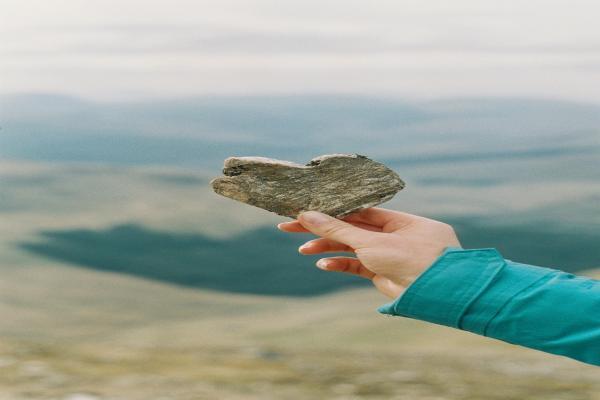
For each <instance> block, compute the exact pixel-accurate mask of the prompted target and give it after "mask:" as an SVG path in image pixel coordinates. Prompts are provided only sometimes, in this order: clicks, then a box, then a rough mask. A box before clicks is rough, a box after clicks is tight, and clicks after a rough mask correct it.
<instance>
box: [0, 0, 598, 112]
mask: <svg viewBox="0 0 600 400" xmlns="http://www.w3.org/2000/svg"><path fill="white" fill-rule="evenodd" d="M0 10H1V12H0V37H1V38H2V40H0V94H12V93H32V92H45V93H62V94H68V95H75V96H81V97H85V98H89V99H96V100H141V99H157V98H173V97H180V96H204V95H265V94H266V95H270V94H286V95H297V94H324V93H326V94H358V95H369V96H393V97H401V98H407V99H432V98H444V97H473V96H476V97H480V96H486V97H487V96H502V97H536V98H551V99H561V100H575V101H582V102H593V103H600V24H599V23H598V18H599V17H600V2H599V1H596V0H593V1H585V0H560V1H558V0H544V1H538V0H527V1H522V0H518V1H515V0H503V1H497V0H493V1H489V0H453V1H448V0H415V1H406V0H393V1H385V0H377V1H366V0H363V1H354V0H302V1H288V0H253V1H250V0H246V1H244V0H236V1H234V0H218V1H200V0H193V1H188V0H169V1H152V0H142V1H140V0H51V1H49V0H0Z"/></svg>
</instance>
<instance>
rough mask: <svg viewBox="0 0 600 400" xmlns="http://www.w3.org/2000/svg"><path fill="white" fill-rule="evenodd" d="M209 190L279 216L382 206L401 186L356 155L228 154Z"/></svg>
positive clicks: (387, 171) (337, 213) (385, 171)
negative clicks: (304, 159) (292, 158)
mask: <svg viewBox="0 0 600 400" xmlns="http://www.w3.org/2000/svg"><path fill="white" fill-rule="evenodd" d="M223 174H224V175H226V176H225V177H221V178H216V179H213V180H212V181H211V185H212V188H213V190H214V191H215V192H216V193H218V194H220V195H223V196H225V197H229V198H232V199H234V200H238V201H241V202H243V203H247V204H250V205H253V206H256V207H260V208H263V209H265V210H269V211H272V212H274V213H277V214H279V215H284V216H287V217H292V218H295V217H296V216H297V215H298V214H300V213H301V212H303V211H309V210H315V211H320V212H323V213H325V214H328V215H331V216H334V217H343V216H345V215H347V214H350V213H352V212H355V211H358V210H360V209H363V208H368V207H373V206H375V205H377V204H381V203H383V202H385V201H387V200H389V199H391V198H392V197H394V195H395V194H396V193H397V192H398V191H399V190H402V189H403V188H404V182H403V181H402V180H401V179H400V177H399V176H398V175H397V174H396V173H395V172H394V171H392V170H391V169H389V168H387V167H386V166H385V165H383V164H380V163H378V162H375V161H373V160H371V159H369V158H367V157H365V156H361V155H358V154H329V155H323V156H320V157H317V158H314V159H312V160H311V161H310V162H309V163H308V164H306V165H300V164H296V163H293V162H289V161H280V160H273V159H270V158H264V157H230V158H228V159H226V160H225V165H224V168H223Z"/></svg>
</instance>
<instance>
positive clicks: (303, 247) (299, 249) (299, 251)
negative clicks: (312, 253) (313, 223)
mask: <svg viewBox="0 0 600 400" xmlns="http://www.w3.org/2000/svg"><path fill="white" fill-rule="evenodd" d="M307 247H308V246H307V245H305V244H303V245H302V246H300V247H298V253H302V250H304V249H305V248H307Z"/></svg>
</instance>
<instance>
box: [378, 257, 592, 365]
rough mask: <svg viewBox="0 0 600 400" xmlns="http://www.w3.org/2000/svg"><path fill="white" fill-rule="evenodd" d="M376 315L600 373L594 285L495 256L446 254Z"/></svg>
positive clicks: (550, 270)
mask: <svg viewBox="0 0 600 400" xmlns="http://www.w3.org/2000/svg"><path fill="white" fill-rule="evenodd" d="M378 311H380V312H381V313H384V314H389V315H397V316H404V317H408V318H414V319H419V320H423V321H428V322H432V323H436V324H440V325H446V326H450V327H454V328H458V329H463V330H467V331H470V332H474V333H477V334H480V335H485V336H488V337H492V338H496V339H500V340H503V341H506V342H509V343H513V344H518V345H522V346H526V347H530V348H534V349H538V350H542V351H546V352H549V353H554V354H559V355H564V356H568V357H571V358H574V359H577V360H580V361H583V362H587V363H590V364H594V365H600V281H597V280H594V279H590V278H584V277H579V276H575V275H573V274H568V273H565V272H561V271H557V270H554V269H549V268H542V267H537V266H533V265H527V264H520V263H516V262H513V261H510V260H505V259H504V258H503V257H502V255H501V254H500V253H499V252H498V251H497V250H495V249H473V250H464V249H460V248H449V249H446V251H445V252H444V253H443V254H442V255H441V256H440V257H439V258H438V259H437V260H436V261H435V262H434V263H433V265H431V266H430V267H429V268H428V269H427V270H426V271H425V272H424V273H423V274H422V275H421V276H420V277H419V278H418V279H417V280H416V281H415V282H413V283H412V284H411V285H410V286H409V288H408V289H407V290H406V291H405V292H404V293H403V295H402V296H401V297H399V298H398V299H396V300H395V301H393V302H391V303H388V304H385V305H383V306H381V307H380V308H379V309H378Z"/></svg>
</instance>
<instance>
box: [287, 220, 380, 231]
mask: <svg viewBox="0 0 600 400" xmlns="http://www.w3.org/2000/svg"><path fill="white" fill-rule="evenodd" d="M350 223H351V224H352V225H354V226H357V227H359V228H362V229H366V230H368V231H371V232H381V228H380V227H377V226H373V225H369V224H365V223H363V222H350ZM277 228H278V229H279V230H282V231H284V232H291V233H307V232H310V231H309V230H308V229H306V228H305V227H303V226H302V224H300V222H298V221H291V222H282V223H280V224H278V225H277Z"/></svg>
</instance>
